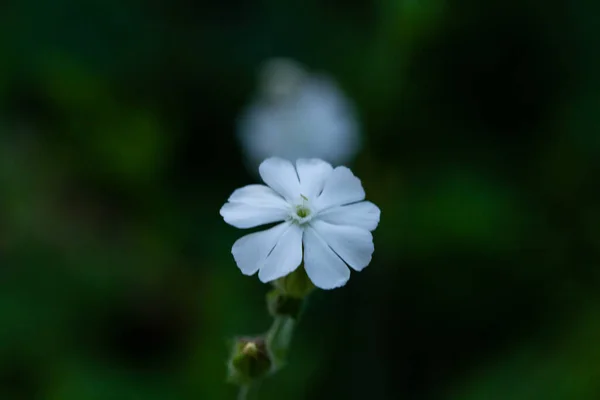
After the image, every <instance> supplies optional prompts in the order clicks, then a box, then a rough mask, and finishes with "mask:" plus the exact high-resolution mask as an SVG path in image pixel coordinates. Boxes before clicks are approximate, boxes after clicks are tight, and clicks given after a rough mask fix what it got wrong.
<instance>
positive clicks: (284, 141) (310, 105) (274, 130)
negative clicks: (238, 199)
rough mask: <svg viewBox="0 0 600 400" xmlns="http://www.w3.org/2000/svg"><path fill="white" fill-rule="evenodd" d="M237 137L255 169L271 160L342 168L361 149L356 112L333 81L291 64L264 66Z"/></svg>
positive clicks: (276, 62) (279, 62)
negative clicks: (308, 160) (324, 163)
mask: <svg viewBox="0 0 600 400" xmlns="http://www.w3.org/2000/svg"><path fill="white" fill-rule="evenodd" d="M237 134H238V139H239V140H240V142H241V145H242V148H243V151H244V153H245V156H246V157H247V159H248V161H249V163H250V165H251V167H252V168H253V169H254V168H256V167H257V166H258V164H259V163H260V162H262V161H263V160H264V159H266V158H268V157H281V158H284V159H286V160H290V161H292V162H293V161H295V160H296V159H298V158H313V157H314V158H320V159H322V160H325V161H328V162H330V163H332V164H334V165H339V164H344V163H347V162H350V161H351V160H352V159H353V158H354V156H355V155H356V154H357V152H358V150H359V147H360V136H359V126H358V122H357V119H356V116H355V112H354V109H353V107H352V105H351V104H350V102H349V100H348V99H347V98H346V96H344V94H343V93H342V92H341V91H340V89H339V88H338V86H337V85H336V84H335V82H334V81H333V80H332V79H331V78H329V77H326V76H323V75H316V74H310V73H308V72H306V71H305V70H304V69H303V67H302V66H300V65H299V64H297V63H295V62H293V61H291V60H287V59H274V60H271V61H269V62H268V63H266V65H265V66H264V67H263V70H262V79H261V85H260V91H259V93H258V96H257V97H256V98H255V99H254V101H253V102H252V103H251V105H250V106H249V107H248V108H247V109H246V110H245V111H244V112H243V113H242V115H241V118H240V121H239V124H238V132H237Z"/></svg>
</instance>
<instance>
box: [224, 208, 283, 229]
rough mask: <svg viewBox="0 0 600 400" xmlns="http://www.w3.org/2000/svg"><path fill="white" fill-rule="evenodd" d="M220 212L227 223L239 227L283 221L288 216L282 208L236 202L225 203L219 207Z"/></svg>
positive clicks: (251, 226)
mask: <svg viewBox="0 0 600 400" xmlns="http://www.w3.org/2000/svg"><path fill="white" fill-rule="evenodd" d="M220 214H221V216H222V217H223V219H224V220H225V222H227V223H228V224H229V225H233V226H235V227H236V228H241V229H245V228H253V227H255V226H259V225H264V224H270V223H272V222H278V221H283V220H284V219H286V218H287V216H288V212H287V211H286V210H284V209H278V208H273V207H256V206H251V205H248V204H245V203H237V202H236V203H225V204H224V205H223V207H221V211H220Z"/></svg>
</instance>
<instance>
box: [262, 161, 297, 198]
mask: <svg viewBox="0 0 600 400" xmlns="http://www.w3.org/2000/svg"><path fill="white" fill-rule="evenodd" d="M258 172H259V173H260V176H261V178H262V179H263V181H264V182H265V183H266V184H267V185H269V187H271V188H272V189H273V190H275V191H276V192H277V193H279V194H280V195H282V196H283V197H285V198H286V199H287V200H288V201H298V199H299V198H300V182H299V181H298V175H297V174H296V169H295V168H294V166H293V165H292V163H291V162H289V161H288V160H284V159H283V158H278V157H271V158H267V159H266V160H265V161H263V162H262V163H261V164H260V166H259V167H258Z"/></svg>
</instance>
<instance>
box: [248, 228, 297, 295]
mask: <svg viewBox="0 0 600 400" xmlns="http://www.w3.org/2000/svg"><path fill="white" fill-rule="evenodd" d="M301 262H302V228H300V226H299V225H297V224H291V223H290V224H288V225H287V229H286V230H285V232H284V233H283V235H281V237H280V238H279V241H278V242H277V244H276V245H275V248H274V249H273V251H272V252H271V254H269V255H268V256H267V259H266V260H265V261H264V263H263V265H262V266H261V267H260V270H259V271H258V278H259V279H260V280H261V281H262V282H265V283H266V282H271V281H273V280H275V279H278V278H281V277H282V276H286V275H287V274H289V273H290V272H292V271H294V270H295V269H296V268H298V265H300V263H301Z"/></svg>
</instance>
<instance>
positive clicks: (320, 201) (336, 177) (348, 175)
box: [317, 167, 365, 210]
mask: <svg viewBox="0 0 600 400" xmlns="http://www.w3.org/2000/svg"><path fill="white" fill-rule="evenodd" d="M364 198H365V191H364V189H363V187H362V185H361V183H360V179H358V178H357V177H356V176H354V174H353V173H352V171H350V170H349V169H348V168H346V167H336V168H335V169H334V170H333V172H332V173H331V174H329V176H328V177H327V179H326V180H325V186H324V187H323V192H322V193H321V195H320V196H319V197H318V198H317V205H318V207H319V209H320V210H324V209H327V208H329V207H333V206H342V205H344V204H350V203H355V202H357V201H361V200H364Z"/></svg>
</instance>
